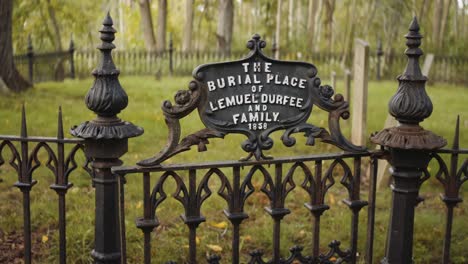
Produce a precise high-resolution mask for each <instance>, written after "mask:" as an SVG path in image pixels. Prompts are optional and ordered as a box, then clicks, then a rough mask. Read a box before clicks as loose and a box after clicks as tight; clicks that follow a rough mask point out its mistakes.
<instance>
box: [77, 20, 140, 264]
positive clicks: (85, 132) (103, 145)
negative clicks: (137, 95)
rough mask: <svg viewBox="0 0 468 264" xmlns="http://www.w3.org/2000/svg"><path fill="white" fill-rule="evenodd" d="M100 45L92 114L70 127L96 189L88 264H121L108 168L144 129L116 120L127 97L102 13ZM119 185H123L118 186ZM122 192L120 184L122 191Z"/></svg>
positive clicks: (114, 182) (114, 181) (115, 195)
mask: <svg viewBox="0 0 468 264" xmlns="http://www.w3.org/2000/svg"><path fill="white" fill-rule="evenodd" d="M102 24H103V27H102V28H101V30H99V32H101V36H100V37H101V40H102V43H101V44H100V45H99V46H98V49H99V50H100V51H101V54H102V57H101V61H100V62H99V65H98V67H97V68H96V69H95V70H93V75H94V77H95V78H96V79H95V80H94V84H93V86H92V87H91V89H90V90H89V92H88V94H87V95H86V98H85V102H86V106H87V107H88V108H89V109H90V110H92V111H93V112H95V113H96V114H97V117H96V118H95V119H94V120H92V121H87V122H84V123H82V124H81V125H79V126H77V127H74V128H72V129H71V134H72V135H74V136H75V137H79V138H84V139H85V141H84V149H85V154H86V157H87V158H88V159H89V160H90V161H91V162H90V165H91V167H92V174H93V176H94V177H93V186H94V188H95V192H96V195H95V204H96V210H95V219H96V220H95V222H94V230H95V236H94V249H93V251H92V252H91V256H92V258H93V259H94V262H93V263H107V264H120V263H122V261H123V262H125V261H126V260H125V256H126V255H125V252H124V250H125V248H124V247H122V246H121V245H120V239H121V238H122V236H123V235H122V232H125V229H124V227H123V226H122V225H121V223H122V222H121V221H120V218H119V217H120V215H121V213H122V214H123V212H119V209H120V208H119V206H118V204H119V185H120V184H119V183H118V182H119V181H120V179H119V176H118V175H117V174H115V173H113V172H112V171H111V168H112V167H115V166H119V165H122V161H121V160H120V159H119V158H120V157H121V156H123V155H124V154H125V153H126V152H127V150H128V138H130V137H136V136H139V135H141V134H143V129H142V128H140V127H137V126H135V125H133V124H132V123H130V122H126V121H123V120H121V119H120V118H118V117H117V114H118V113H120V111H122V110H123V109H125V107H127V104H128V97H127V94H126V93H125V91H124V90H123V88H122V86H121V85H120V83H119V79H118V76H119V73H120V72H119V70H118V69H117V68H116V67H115V64H114V62H113V61H112V56H111V51H112V49H114V48H115V45H114V44H113V43H112V41H114V39H115V33H116V30H115V29H114V28H113V27H112V25H113V23H112V18H111V17H110V15H109V13H107V16H106V18H105V19H104V21H103V22H102ZM121 184H123V183H121ZM121 188H122V191H123V186H122V187H121Z"/></svg>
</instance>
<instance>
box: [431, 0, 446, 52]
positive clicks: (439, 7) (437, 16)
mask: <svg viewBox="0 0 468 264" xmlns="http://www.w3.org/2000/svg"><path fill="white" fill-rule="evenodd" d="M443 11H444V0H436V1H435V5H434V16H433V17H432V45H433V46H434V47H435V48H436V49H439V46H438V45H439V37H440V26H441V20H442V14H443Z"/></svg>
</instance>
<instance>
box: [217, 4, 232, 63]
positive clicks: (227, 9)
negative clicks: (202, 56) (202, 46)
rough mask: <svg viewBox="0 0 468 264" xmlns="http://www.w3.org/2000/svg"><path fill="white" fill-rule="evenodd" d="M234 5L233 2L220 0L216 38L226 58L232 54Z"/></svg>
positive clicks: (219, 49) (219, 48)
mask: <svg viewBox="0 0 468 264" xmlns="http://www.w3.org/2000/svg"><path fill="white" fill-rule="evenodd" d="M233 5H234V3H233V1H232V0H219V9H218V27H217V29H216V37H217V39H218V51H219V52H221V53H222V54H224V55H225V56H229V55H230V54H231V40H232V28H233V22H234V8H233V7H234V6H233Z"/></svg>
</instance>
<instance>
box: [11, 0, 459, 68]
mask: <svg viewBox="0 0 468 264" xmlns="http://www.w3.org/2000/svg"><path fill="white" fill-rule="evenodd" d="M107 10H110V12H111V14H112V16H113V19H114V24H115V27H116V29H117V30H118V35H117V39H116V45H117V49H120V50H145V49H146V50H149V51H161V50H165V49H167V48H168V47H167V46H168V41H169V36H172V38H173V41H174V49H175V50H178V51H194V50H203V51H207V50H209V51H220V52H222V53H230V52H231V51H237V50H242V49H243V48H244V46H245V41H246V40H247V39H249V38H250V37H251V35H252V34H254V33H259V34H260V35H261V36H263V37H264V38H265V39H266V40H267V42H268V43H269V47H270V48H271V47H272V46H271V43H272V39H278V40H279V41H278V43H277V44H276V47H277V48H278V49H279V52H281V51H282V50H283V51H284V50H288V51H289V52H297V53H302V54H310V53H330V52H333V53H338V54H340V55H341V57H342V65H346V66H348V65H350V54H351V52H352V46H353V43H354V41H353V39H354V38H362V39H364V40H366V41H368V42H369V43H370V45H371V49H374V50H375V47H376V45H377V42H378V40H379V39H381V41H382V46H383V50H384V54H386V55H389V54H392V53H394V52H395V51H398V52H401V44H402V42H401V41H394V40H396V39H400V38H401V35H403V34H404V33H405V32H406V30H407V27H408V21H410V20H411V17H412V16H414V15H416V16H417V17H418V20H419V23H420V25H421V29H422V34H423V35H424V36H425V39H424V43H423V49H424V51H425V52H426V53H428V52H432V53H435V54H444V55H462V56H467V55H468V51H467V49H466V48H464V43H466V39H467V37H468V18H467V13H468V1H467V0H311V1H307V0H172V1H171V0H169V1H168V0H152V1H151V0H101V1H95V0H81V1H70V0H24V1H15V7H14V14H13V17H14V19H13V23H14V25H13V44H14V51H15V54H19V53H25V52H26V48H27V36H28V35H31V37H32V42H33V46H34V49H35V51H37V52H45V51H60V50H64V49H66V48H67V47H68V43H69V41H70V37H71V36H72V37H73V39H74V41H75V46H76V48H77V49H79V50H91V49H95V47H96V45H97V44H98V43H99V42H98V34H97V32H96V30H95V28H96V25H98V24H100V22H101V20H102V17H103V14H104V13H105V12H106V11H107ZM233 36H235V37H233Z"/></svg>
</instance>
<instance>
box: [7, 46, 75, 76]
mask: <svg viewBox="0 0 468 264" xmlns="http://www.w3.org/2000/svg"><path fill="white" fill-rule="evenodd" d="M74 52H75V44H74V43H73V40H71V41H70V46H69V48H68V50H66V51H59V52H46V53H36V52H35V51H34V48H33V46H32V42H31V38H28V52H27V53H26V54H23V55H16V56H14V60H15V64H16V67H17V69H18V70H19V72H20V73H21V74H22V75H23V76H24V77H27V78H28V80H29V81H30V82H31V83H39V82H46V81H63V80H64V79H65V78H72V79H73V78H75V65H74Z"/></svg>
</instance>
